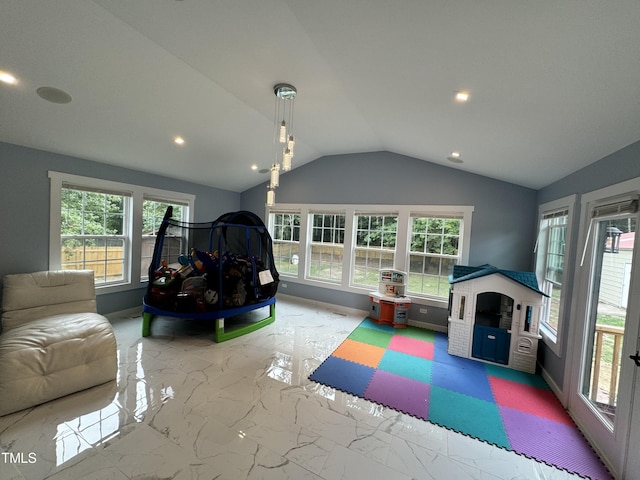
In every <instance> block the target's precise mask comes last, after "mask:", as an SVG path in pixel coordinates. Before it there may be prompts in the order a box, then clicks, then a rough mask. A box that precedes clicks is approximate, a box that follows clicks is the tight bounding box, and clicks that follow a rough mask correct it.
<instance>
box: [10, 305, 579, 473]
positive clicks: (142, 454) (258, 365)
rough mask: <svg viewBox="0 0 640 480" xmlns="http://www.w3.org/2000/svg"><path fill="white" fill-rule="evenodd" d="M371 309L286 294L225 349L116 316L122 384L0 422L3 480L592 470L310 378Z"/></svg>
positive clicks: (177, 323)
mask: <svg viewBox="0 0 640 480" xmlns="http://www.w3.org/2000/svg"><path fill="white" fill-rule="evenodd" d="M258 313H259V312H258ZM365 314H366V312H363V311H356V310H349V309H345V308H342V307H334V306H331V305H327V304H320V303H315V302H308V301H304V300H300V299H296V298H294V297H289V296H285V295H278V303H277V307H276V321H275V323H273V324H271V325H268V326H266V327H264V328H262V329H260V330H258V331H256V332H253V333H250V334H248V335H245V336H242V337H239V338H236V339H233V340H230V341H228V342H224V343H220V344H216V343H213V342H212V338H213V329H212V325H207V324H206V323H204V322H195V321H189V320H175V319H168V318H166V319H165V318H158V319H157V320H155V321H154V323H153V326H152V336H151V337H147V338H142V337H141V335H140V333H141V319H140V317H139V316H134V317H130V316H129V317H126V318H114V319H113V320H112V322H113V324H114V328H115V330H116V335H117V338H118V346H119V373H118V380H117V382H111V383H110V384H106V385H103V386H99V387H96V388H93V389H90V390H87V391H84V392H80V393H78V394H74V395H70V396H68V397H65V398H62V399H59V400H55V401H52V402H49V403H47V404H45V405H41V406H39V407H36V408H33V409H29V410H25V411H22V412H18V413H15V414H12V415H7V416H5V417H0V449H1V451H0V453H1V455H2V458H1V459H0V479H2V480H4V479H28V480H41V479H45V478H46V479H49V478H51V479H65V480H66V479H83V480H86V479H96V480H98V479H99V480H103V479H118V480H122V479H180V480H181V479H207V480H210V479H214V478H216V479H230V480H238V479H245V478H246V479H262V478H267V479H271V478H272V479H277V480H281V479H287V478H291V479H295V480H299V479H307V478H308V479H349V480H357V479H365V480H371V479H372V478H376V479H378V478H379V479H385V480H386V479H411V478H414V479H447V480H449V479H456V480H464V479H475V480H489V479H514V478H518V479H527V480H531V479H570V478H580V477H577V476H573V475H569V474H567V473H566V472H563V471H559V470H557V469H554V468H552V467H549V466H547V465H544V464H540V463H537V462H535V461H533V460H530V459H527V458H524V457H520V456H518V455H516V454H514V453H510V452H507V451H504V450H501V449H499V448H496V447H491V446H489V445H487V444H485V443H482V442H479V441H476V440H473V439H471V438H467V437H465V436H463V435H459V434H457V433H454V432H450V431H447V430H445V429H442V428H440V427H437V426H434V425H431V424H429V423H426V422H424V421H421V420H417V419H414V418H413V417H410V416H407V415H404V414H400V413H398V412H395V411H393V410H390V409H388V408H384V407H381V406H378V405H375V404H372V403H371V402H368V401H366V400H362V399H360V398H357V397H354V396H351V395H346V394H343V393H341V392H339V391H334V390H332V389H330V388H327V387H323V386H321V385H318V384H315V383H313V382H310V381H309V380H308V379H307V377H308V376H309V374H310V373H311V372H312V371H313V370H315V368H316V367H317V366H318V365H319V364H320V363H321V362H322V361H323V360H324V359H325V358H326V357H327V356H329V354H331V352H332V351H333V350H334V349H335V348H336V347H337V346H338V345H339V344H340V343H341V342H342V341H343V340H344V339H345V338H346V337H347V335H348V334H349V333H350V332H351V331H352V330H353V329H354V328H355V327H356V326H357V325H358V323H359V322H360V321H361V320H362V319H363V318H364V316H365Z"/></svg>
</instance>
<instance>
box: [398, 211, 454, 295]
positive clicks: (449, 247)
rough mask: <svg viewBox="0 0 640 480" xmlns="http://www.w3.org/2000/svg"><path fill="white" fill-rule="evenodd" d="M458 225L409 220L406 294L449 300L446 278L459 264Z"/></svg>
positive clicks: (449, 221)
mask: <svg viewBox="0 0 640 480" xmlns="http://www.w3.org/2000/svg"><path fill="white" fill-rule="evenodd" d="M461 225H462V220H461V219H459V218H432V217H417V216H414V217H412V218H411V236H410V238H411V246H410V248H409V262H408V265H409V272H408V273H409V283H408V285H407V291H408V292H409V293H416V294H421V295H426V296H431V297H439V298H445V297H447V296H448V293H449V274H450V273H451V272H452V270H453V265H455V264H456V263H458V262H459V260H460V250H459V248H458V246H459V242H460V229H461Z"/></svg>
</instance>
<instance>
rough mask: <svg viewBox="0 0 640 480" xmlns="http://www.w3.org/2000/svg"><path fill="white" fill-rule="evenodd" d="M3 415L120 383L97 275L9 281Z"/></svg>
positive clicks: (2, 338) (0, 358) (1, 346)
mask: <svg viewBox="0 0 640 480" xmlns="http://www.w3.org/2000/svg"><path fill="white" fill-rule="evenodd" d="M2 300H3V302H2V333H0V415H6V414H8V413H12V412H15V411H18V410H22V409H25V408H28V407H32V406H34V405H38V404H40V403H43V402H47V401H49V400H53V399H54V398H58V397H62V396H64V395H68V394H70V393H74V392H77V391H80V390H84V389H86V388H89V387H93V386H95V385H99V384H102V383H105V382H108V381H110V380H113V379H115V377H116V371H117V353H116V352H117V348H116V340H115V336H114V334H113V329H112V328H111V324H110V323H109V321H108V320H107V319H106V318H105V317H103V316H102V315H99V314H97V313H96V302H95V287H94V282H93V272H92V271H55V272H51V271H49V272H36V273H30V274H17V275H6V276H5V277H4V286H3V297H2Z"/></svg>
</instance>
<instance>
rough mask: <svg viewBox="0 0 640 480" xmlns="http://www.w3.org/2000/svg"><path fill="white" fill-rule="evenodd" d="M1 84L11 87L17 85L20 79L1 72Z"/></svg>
mask: <svg viewBox="0 0 640 480" xmlns="http://www.w3.org/2000/svg"><path fill="white" fill-rule="evenodd" d="M0 82H2V83H8V84H9V85H15V84H16V83H18V79H17V78H16V77H14V76H13V75H11V74H10V73H9V72H3V71H2V70H0Z"/></svg>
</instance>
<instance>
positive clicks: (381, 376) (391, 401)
mask: <svg viewBox="0 0 640 480" xmlns="http://www.w3.org/2000/svg"><path fill="white" fill-rule="evenodd" d="M430 391H431V386H430V385H429V384H428V383H424V382H419V381H417V380H412V379H410V378H406V377H403V376H401V375H396V374H393V373H389V372H384V371H382V370H378V371H376V373H374V375H373V378H372V379H371V381H370V382H369V386H368V387H367V389H366V391H365V392H364V398H366V399H367V400H371V401H372V402H376V403H380V404H382V405H385V406H387V407H390V408H393V409H394V410H398V411H400V412H403V413H407V414H409V415H412V416H414V417H418V418H421V419H423V420H425V419H427V418H428V409H429V395H430ZM399 393H400V394H399Z"/></svg>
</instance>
